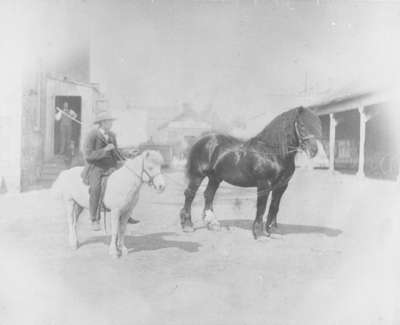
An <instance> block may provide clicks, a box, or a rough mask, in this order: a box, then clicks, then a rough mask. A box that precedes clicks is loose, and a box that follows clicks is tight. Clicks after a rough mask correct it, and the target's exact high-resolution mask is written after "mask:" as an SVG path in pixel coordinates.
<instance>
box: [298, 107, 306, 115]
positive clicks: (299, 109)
mask: <svg viewBox="0 0 400 325" xmlns="http://www.w3.org/2000/svg"><path fill="white" fill-rule="evenodd" d="M303 112H304V107H303V106H299V107H297V113H298V114H302V113H303Z"/></svg>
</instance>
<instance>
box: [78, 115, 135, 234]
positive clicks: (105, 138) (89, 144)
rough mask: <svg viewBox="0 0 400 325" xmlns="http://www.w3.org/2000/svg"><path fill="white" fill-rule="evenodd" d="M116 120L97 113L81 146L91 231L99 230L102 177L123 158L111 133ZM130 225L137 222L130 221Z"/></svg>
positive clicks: (118, 165) (113, 168) (120, 164)
mask: <svg viewBox="0 0 400 325" xmlns="http://www.w3.org/2000/svg"><path fill="white" fill-rule="evenodd" d="M114 120H115V118H114V117H113V116H112V115H111V114H110V113H109V112H108V111H106V110H104V111H100V112H99V113H98V114H97V116H96V118H95V120H94V124H96V125H97V127H96V128H94V129H93V130H91V131H90V132H89V134H88V135H87V137H86V141H85V145H84V156H85V168H84V169H83V171H82V179H83V181H84V183H85V184H87V185H89V211H90V218H91V221H92V229H93V230H96V231H97V230H100V229H101V227H100V208H101V207H100V200H101V192H102V188H101V187H102V177H105V176H108V175H110V174H111V173H112V172H113V171H115V170H116V169H118V168H119V167H121V166H122V164H123V161H124V157H123V156H122V154H121V152H120V151H119V150H118V146H117V140H116V135H115V133H114V132H112V131H111V128H112V125H113V121H114ZM128 222H129V223H137V222H138V221H136V220H134V219H132V218H130V219H129V221H128Z"/></svg>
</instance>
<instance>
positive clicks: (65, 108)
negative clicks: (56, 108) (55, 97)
mask: <svg viewBox="0 0 400 325" xmlns="http://www.w3.org/2000/svg"><path fill="white" fill-rule="evenodd" d="M63 109H64V110H67V109H68V103H67V102H65V103H64V104H63Z"/></svg>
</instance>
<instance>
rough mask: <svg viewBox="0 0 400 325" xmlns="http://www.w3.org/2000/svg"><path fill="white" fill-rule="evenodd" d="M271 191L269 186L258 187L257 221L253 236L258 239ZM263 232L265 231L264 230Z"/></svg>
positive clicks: (254, 224)
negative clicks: (258, 231)
mask: <svg viewBox="0 0 400 325" xmlns="http://www.w3.org/2000/svg"><path fill="white" fill-rule="evenodd" d="M269 192H270V190H269V189H268V186H259V187H257V213H256V219H255V220H254V222H253V236H254V239H257V229H262V228H263V227H262V223H263V216H264V213H265V208H266V207H267V201H268V196H269ZM262 230H263V229H262Z"/></svg>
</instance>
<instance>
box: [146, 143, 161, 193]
mask: <svg viewBox="0 0 400 325" xmlns="http://www.w3.org/2000/svg"><path fill="white" fill-rule="evenodd" d="M142 156H143V166H142V168H143V170H142V173H143V175H142V179H143V181H144V182H146V183H147V184H149V185H151V186H153V187H154V188H155V189H156V191H157V192H159V193H161V192H163V191H164V190H165V180H164V176H163V174H162V173H161V167H162V165H163V163H164V158H163V157H162V156H161V154H160V153H159V152H158V151H154V150H146V151H144V152H143V153H142Z"/></svg>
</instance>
